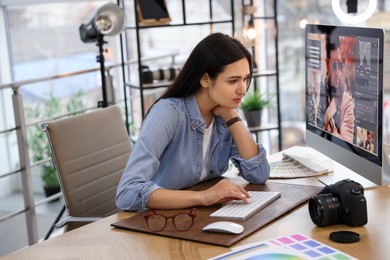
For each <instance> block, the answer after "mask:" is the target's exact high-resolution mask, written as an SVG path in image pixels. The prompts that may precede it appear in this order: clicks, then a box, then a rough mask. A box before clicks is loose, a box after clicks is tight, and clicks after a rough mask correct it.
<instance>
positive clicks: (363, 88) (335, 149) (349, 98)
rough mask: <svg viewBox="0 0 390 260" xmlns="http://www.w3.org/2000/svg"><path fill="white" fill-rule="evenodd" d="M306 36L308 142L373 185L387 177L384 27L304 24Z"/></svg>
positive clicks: (382, 181) (307, 143)
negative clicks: (384, 110)
mask: <svg viewBox="0 0 390 260" xmlns="http://www.w3.org/2000/svg"><path fill="white" fill-rule="evenodd" d="M305 41H306V55H305V56H306V62H305V64H306V145H307V146H310V147H312V148H314V149H316V150H318V151H319V152H321V153H323V154H324V155H326V156H328V157H329V158H331V159H333V160H335V161H336V162H338V163H340V164H342V165H344V166H345V167H347V168H349V169H351V170H352V171H354V172H355V173H357V174H359V175H361V176H363V177H364V178H366V179H368V180H369V181H371V182H373V183H375V184H377V185H383V184H385V183H387V182H388V171H387V170H388V169H387V168H388V158H389V157H388V154H387V153H386V151H385V149H384V145H383V142H382V140H383V139H382V134H383V132H382V127H383V124H382V122H383V120H382V119H383V42H384V32H383V30H381V29H376V28H362V27H347V26H330V25H318V24H308V25H307V26H306V29H305Z"/></svg>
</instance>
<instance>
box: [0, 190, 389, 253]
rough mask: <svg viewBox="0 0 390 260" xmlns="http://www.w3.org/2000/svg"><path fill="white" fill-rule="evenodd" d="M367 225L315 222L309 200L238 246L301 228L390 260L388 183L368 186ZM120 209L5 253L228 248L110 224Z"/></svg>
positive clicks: (220, 250)
mask: <svg viewBox="0 0 390 260" xmlns="http://www.w3.org/2000/svg"><path fill="white" fill-rule="evenodd" d="M365 196H366V199H367V207H368V224H367V225H365V226H363V227H357V228H353V227H348V226H345V225H335V226H330V227H325V228H319V227H316V226H315V225H314V224H313V222H312V221H311V219H310V216H309V212H308V207H307V204H305V205H303V206H301V207H299V208H297V209H295V210H293V211H292V212H291V213H290V214H287V215H285V216H283V217H282V218H280V219H278V220H276V221H274V222H272V223H271V224H270V225H267V226H266V227H264V228H262V229H260V230H259V231H257V232H256V233H254V234H253V235H251V236H249V237H247V238H245V239H243V240H241V241H240V242H238V243H236V244H235V245H234V246H239V245H243V244H246V243H251V242H256V241H261V240H267V239H272V238H274V237H277V236H283V235H289V234H292V233H301V234H304V235H306V236H308V237H311V238H313V239H316V240H318V241H320V242H322V243H325V244H327V245H329V246H332V247H334V248H336V249H338V250H340V251H343V252H345V253H347V254H350V255H352V256H354V257H357V258H360V259H389V257H390V251H389V249H388V246H389V245H390V238H389V232H390V221H389V216H390V200H389V199H390V187H378V188H373V189H369V190H366V192H365ZM132 214H134V213H124V212H123V213H118V214H116V215H113V216H110V217H108V218H105V219H102V220H100V221H98V222H95V223H92V224H89V225H86V226H84V227H81V228H79V229H76V230H73V231H70V232H68V233H65V234H63V235H60V236H58V237H55V238H52V239H50V240H47V241H44V242H41V243H39V244H36V245H33V246H31V247H28V248H26V249H22V250H19V251H17V252H15V253H13V254H10V255H7V256H4V257H3V258H2V259H3V260H6V259H7V260H8V259H207V258H210V257H213V256H216V255H219V254H222V253H225V252H228V251H229V248H225V247H220V246H213V245H208V244H203V243H197V242H190V241H185V240H179V239H173V238H167V237H161V236H154V235H148V234H143V233H138V232H131V231H125V230H117V229H113V228H111V227H110V224H111V223H113V222H116V221H119V220H120V219H123V218H127V217H130V216H132ZM336 230H351V231H355V232H358V233H360V234H361V241H360V242H358V243H353V244H338V243H334V242H331V241H330V240H329V239H328V236H329V234H330V233H331V232H332V231H336Z"/></svg>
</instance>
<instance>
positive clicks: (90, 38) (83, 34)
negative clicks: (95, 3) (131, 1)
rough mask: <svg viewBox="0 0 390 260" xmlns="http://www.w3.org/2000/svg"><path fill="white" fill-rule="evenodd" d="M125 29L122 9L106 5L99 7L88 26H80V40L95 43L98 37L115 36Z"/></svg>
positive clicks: (109, 4) (110, 4) (113, 5)
mask: <svg viewBox="0 0 390 260" xmlns="http://www.w3.org/2000/svg"><path fill="white" fill-rule="evenodd" d="M124 28H125V15H124V13H123V11H122V9H121V8H120V7H119V6H117V5H115V4H113V3H108V4H105V5H103V6H102V7H100V8H99V9H98V10H97V12H96V15H95V16H94V17H93V18H92V20H91V21H90V22H89V23H88V24H82V25H81V26H80V28H79V29H80V38H81V40H82V41H83V42H97V41H98V38H99V36H104V35H107V36H115V35H117V34H119V33H121V32H122V31H123V29H124Z"/></svg>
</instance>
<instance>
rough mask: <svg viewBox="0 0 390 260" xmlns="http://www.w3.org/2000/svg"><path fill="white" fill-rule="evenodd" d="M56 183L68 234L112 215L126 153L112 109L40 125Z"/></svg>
mask: <svg viewBox="0 0 390 260" xmlns="http://www.w3.org/2000/svg"><path fill="white" fill-rule="evenodd" d="M41 127H42V130H43V131H44V132H46V135H47V138H48V141H49V144H50V149H51V153H52V161H53V164H54V167H55V169H56V172H57V176H58V179H59V182H60V186H61V191H62V194H63V197H64V201H65V207H66V210H67V217H65V218H64V219H62V220H61V221H59V222H57V223H55V224H54V227H55V228H61V227H63V226H65V225H66V228H65V231H69V230H72V229H75V228H77V227H80V226H82V225H85V224H87V223H89V222H93V221H96V220H98V219H100V218H102V217H106V216H109V215H111V214H114V213H116V212H118V211H119V210H118V209H117V207H116V205H115V194H116V189H117V185H118V183H119V180H120V178H121V176H122V173H123V170H124V168H125V166H126V163H127V160H128V158H129V155H130V152H131V143H130V139H129V136H128V133H127V131H126V128H125V125H124V122H123V119H122V116H121V113H120V110H119V107H118V106H111V107H107V108H102V109H99V110H96V111H93V112H89V113H85V114H82V115H76V116H72V117H68V118H64V119H58V120H54V121H50V122H46V123H43V124H42V126H41Z"/></svg>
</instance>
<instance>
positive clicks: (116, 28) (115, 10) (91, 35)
mask: <svg viewBox="0 0 390 260" xmlns="http://www.w3.org/2000/svg"><path fill="white" fill-rule="evenodd" d="M125 18H126V17H125V14H124V13H123V10H122V9H121V8H120V7H119V6H117V5H115V4H113V3H108V4H105V5H103V6H102V7H100V8H99V9H98V10H97V12H96V14H95V16H94V17H93V18H92V20H91V21H90V22H89V23H87V24H82V25H81V26H80V28H79V31H80V39H81V41H83V42H85V43H90V42H97V44H96V45H97V46H98V47H99V55H98V56H97V57H96V60H97V62H99V63H100V73H101V77H102V96H103V100H102V101H99V102H98V106H99V107H107V106H108V105H109V104H112V103H114V101H115V100H110V101H108V97H111V98H110V99H113V97H114V90H113V89H112V87H110V89H107V87H106V86H107V82H106V73H105V68H104V55H103V52H104V51H105V50H104V49H103V44H105V43H107V42H105V41H104V39H103V38H104V36H105V35H107V36H115V35H117V34H119V33H121V32H122V31H123V30H124V28H125V24H126V21H125V20H126V19H125ZM109 85H110V84H109ZM111 86H112V85H111ZM107 91H110V93H109V94H108V95H107Z"/></svg>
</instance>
